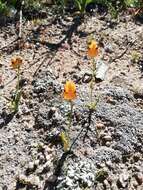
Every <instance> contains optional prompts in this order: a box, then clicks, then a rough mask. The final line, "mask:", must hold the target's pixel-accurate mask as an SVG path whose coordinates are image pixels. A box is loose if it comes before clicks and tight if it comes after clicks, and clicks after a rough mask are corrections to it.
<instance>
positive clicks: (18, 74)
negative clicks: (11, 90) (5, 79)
mask: <svg viewBox="0 0 143 190" xmlns="http://www.w3.org/2000/svg"><path fill="white" fill-rule="evenodd" d="M19 84H20V67H18V68H17V88H16V90H17V92H18V91H19V90H20V86H19Z"/></svg>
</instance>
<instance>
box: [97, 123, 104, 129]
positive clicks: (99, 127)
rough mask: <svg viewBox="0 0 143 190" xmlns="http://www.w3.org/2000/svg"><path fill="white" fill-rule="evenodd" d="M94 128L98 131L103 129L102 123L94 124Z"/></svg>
mask: <svg viewBox="0 0 143 190" xmlns="http://www.w3.org/2000/svg"><path fill="white" fill-rule="evenodd" d="M96 128H97V129H99V130H101V129H105V125H104V124H103V123H96Z"/></svg>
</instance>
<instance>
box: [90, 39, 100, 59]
mask: <svg viewBox="0 0 143 190" xmlns="http://www.w3.org/2000/svg"><path fill="white" fill-rule="evenodd" d="M98 52H99V48H98V46H97V43H96V41H95V40H92V41H91V43H90V45H89V46H88V56H89V57H91V58H94V57H96V56H97V55H98Z"/></svg>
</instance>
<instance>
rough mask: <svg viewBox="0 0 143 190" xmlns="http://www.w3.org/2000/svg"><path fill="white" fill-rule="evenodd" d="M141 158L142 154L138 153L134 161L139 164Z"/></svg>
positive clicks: (134, 156)
mask: <svg viewBox="0 0 143 190" xmlns="http://www.w3.org/2000/svg"><path fill="white" fill-rule="evenodd" d="M140 158H141V154H140V153H139V152H136V153H135V154H134V155H133V159H134V161H135V162H137V161H138V160H139V159H140Z"/></svg>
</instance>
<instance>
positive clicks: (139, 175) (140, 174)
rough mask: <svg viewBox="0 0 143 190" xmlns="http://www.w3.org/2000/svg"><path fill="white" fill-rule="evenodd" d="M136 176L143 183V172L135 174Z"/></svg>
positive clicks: (139, 182)
mask: <svg viewBox="0 0 143 190" xmlns="http://www.w3.org/2000/svg"><path fill="white" fill-rule="evenodd" d="M135 178H136V180H137V182H138V184H139V185H141V184H142V183H143V174H142V173H137V174H136V175H135Z"/></svg>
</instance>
